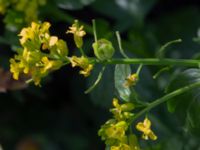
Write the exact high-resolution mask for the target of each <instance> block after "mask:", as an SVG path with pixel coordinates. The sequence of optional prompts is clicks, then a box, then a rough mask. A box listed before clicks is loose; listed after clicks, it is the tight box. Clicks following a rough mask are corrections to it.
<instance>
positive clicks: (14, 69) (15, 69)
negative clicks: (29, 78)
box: [10, 58, 20, 80]
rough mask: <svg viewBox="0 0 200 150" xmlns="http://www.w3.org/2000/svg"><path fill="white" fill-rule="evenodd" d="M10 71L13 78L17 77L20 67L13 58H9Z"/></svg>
mask: <svg viewBox="0 0 200 150" xmlns="http://www.w3.org/2000/svg"><path fill="white" fill-rule="evenodd" d="M10 72H12V73H13V78H14V79H15V80H18V79H19V73H20V67H19V64H18V63H17V62H16V61H15V59H13V58H11V59H10Z"/></svg>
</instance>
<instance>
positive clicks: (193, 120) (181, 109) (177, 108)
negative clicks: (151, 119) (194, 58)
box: [167, 69, 200, 131]
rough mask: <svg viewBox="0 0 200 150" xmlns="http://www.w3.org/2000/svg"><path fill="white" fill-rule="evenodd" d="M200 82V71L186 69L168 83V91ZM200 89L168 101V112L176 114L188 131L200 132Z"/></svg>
mask: <svg viewBox="0 0 200 150" xmlns="http://www.w3.org/2000/svg"><path fill="white" fill-rule="evenodd" d="M195 82H200V69H188V70H185V71H183V72H181V73H180V74H178V75H177V76H176V77H175V78H174V79H173V80H172V81H171V83H170V85H169V87H168V91H173V90H175V89H177V88H180V87H183V86H187V85H189V84H192V83H195ZM199 93H200V87H199V88H196V89H193V90H191V91H189V92H187V93H185V94H183V95H180V96H177V97H175V98H174V99H171V100H170V101H168V103H167V106H168V110H169V111H170V112H176V114H177V116H178V117H179V119H180V120H181V121H182V122H183V123H186V128H187V129H189V130H190V131H195V130H194V129H198V130H199V131H200V115H199V114H200V94H199Z"/></svg>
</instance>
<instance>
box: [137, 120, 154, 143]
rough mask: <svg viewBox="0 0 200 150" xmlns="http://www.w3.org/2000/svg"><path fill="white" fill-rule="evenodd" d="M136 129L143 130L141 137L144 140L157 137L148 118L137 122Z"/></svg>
mask: <svg viewBox="0 0 200 150" xmlns="http://www.w3.org/2000/svg"><path fill="white" fill-rule="evenodd" d="M136 129H137V130H139V131H141V132H143V135H142V138H143V139H145V140H148V139H149V138H150V139H151V140H156V139H157V136H156V135H155V134H154V132H153V131H152V130H151V121H150V120H149V119H148V118H145V120H144V121H143V122H139V123H138V124H137V125H136Z"/></svg>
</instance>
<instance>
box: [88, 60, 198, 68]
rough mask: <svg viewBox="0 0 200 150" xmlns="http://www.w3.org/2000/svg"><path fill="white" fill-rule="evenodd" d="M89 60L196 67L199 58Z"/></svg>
mask: <svg viewBox="0 0 200 150" xmlns="http://www.w3.org/2000/svg"><path fill="white" fill-rule="evenodd" d="M90 61H91V62H92V63H95V64H105V65H106V64H143V65H173V66H190V67H198V66H199V64H200V60H195V59H170V58H163V59H158V58H141V59H140V58H132V59H128V58H125V59H120V58H116V59H115V58H113V59H109V60H106V61H100V60H98V59H94V58H90Z"/></svg>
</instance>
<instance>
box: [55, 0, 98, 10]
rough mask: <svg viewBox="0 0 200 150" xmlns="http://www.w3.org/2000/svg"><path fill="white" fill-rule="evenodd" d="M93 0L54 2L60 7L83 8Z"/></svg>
mask: <svg viewBox="0 0 200 150" xmlns="http://www.w3.org/2000/svg"><path fill="white" fill-rule="evenodd" d="M94 1H95V0H56V1H55V2H56V3H57V4H58V6H59V7H60V8H63V9H69V10H76V9H81V8H83V7H84V6H87V5H89V4H90V3H92V2H94Z"/></svg>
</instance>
